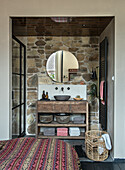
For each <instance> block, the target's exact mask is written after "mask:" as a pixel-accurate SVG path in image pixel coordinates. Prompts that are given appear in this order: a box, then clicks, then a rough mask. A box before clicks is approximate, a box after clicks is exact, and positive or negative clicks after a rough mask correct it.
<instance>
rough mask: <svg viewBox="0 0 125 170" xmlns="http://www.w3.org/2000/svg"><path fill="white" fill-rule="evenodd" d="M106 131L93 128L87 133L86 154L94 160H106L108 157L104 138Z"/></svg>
mask: <svg viewBox="0 0 125 170" xmlns="http://www.w3.org/2000/svg"><path fill="white" fill-rule="evenodd" d="M103 134H107V132H105V131H98V130H91V131H87V132H86V133H85V147H86V155H87V157H88V158H89V159H91V160H94V161H104V160H105V159H107V158H108V150H107V149H106V147H105V142H104V140H103V138H102V135H103Z"/></svg>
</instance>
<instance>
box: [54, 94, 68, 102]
mask: <svg viewBox="0 0 125 170" xmlns="http://www.w3.org/2000/svg"><path fill="white" fill-rule="evenodd" d="M70 97H71V96H69V95H55V96H54V98H55V99H56V100H58V101H67V100H69V98H70Z"/></svg>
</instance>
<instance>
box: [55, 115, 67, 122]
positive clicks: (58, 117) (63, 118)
mask: <svg viewBox="0 0 125 170" xmlns="http://www.w3.org/2000/svg"><path fill="white" fill-rule="evenodd" d="M56 121H57V122H58V123H69V121H70V116H58V115H56Z"/></svg>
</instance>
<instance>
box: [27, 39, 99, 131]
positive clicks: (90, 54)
mask: <svg viewBox="0 0 125 170" xmlns="http://www.w3.org/2000/svg"><path fill="white" fill-rule="evenodd" d="M58 50H66V51H70V52H71V53H73V54H74V55H75V56H76V58H77V59H78V62H79V66H80V71H79V72H78V74H77V77H75V78H74V80H73V81H72V82H68V83H69V84H75V85H77V84H87V91H89V90H90V86H91V84H93V83H97V82H93V81H92V79H91V71H92V68H96V66H98V65H99V62H98V61H99V58H98V57H99V37H28V38H27V125H26V127H27V130H26V131H27V134H35V115H36V101H37V86H38V76H39V75H40V76H42V82H43V84H55V82H53V81H52V80H51V79H50V78H49V77H48V76H47V73H46V62H47V59H48V58H49V56H50V55H51V54H52V53H54V52H56V51H58ZM58 84H59V83H58ZM88 101H89V103H90V123H91V124H92V125H94V126H95V123H98V116H99V115H98V114H99V113H98V106H99V103H98V98H95V100H94V101H91V100H90V96H89V95H88Z"/></svg>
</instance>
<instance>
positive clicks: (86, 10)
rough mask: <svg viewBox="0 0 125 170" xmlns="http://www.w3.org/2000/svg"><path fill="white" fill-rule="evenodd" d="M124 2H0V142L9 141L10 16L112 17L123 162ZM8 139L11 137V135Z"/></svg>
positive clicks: (118, 150) (117, 142)
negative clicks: (2, 140) (113, 22)
mask: <svg viewBox="0 0 125 170" xmlns="http://www.w3.org/2000/svg"><path fill="white" fill-rule="evenodd" d="M124 7H125V1H123V0H119V1H118V0H105V1H104V0H94V1H92V0H88V1H86V0H77V1H76V0H68V1H67V0H63V1H62V0H55V1H53V0H46V1H44V0H30V1H28V0H27V1H26V0H21V1H18V0H11V1H10V0H4V1H1V2H0V95H1V97H0V139H8V138H9V109H11V108H9V100H10V98H9V76H10V74H9V57H10V56H9V52H10V49H9V16H115V101H114V105H115V108H114V157H115V158H125V149H124V144H125V133H124V132H125V123H124V120H125V107H124V106H125V97H124V96H125V90H124V87H125V78H124V73H125V66H124V65H125V19H124V16H125V10H124ZM10 135H11V134H10Z"/></svg>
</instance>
